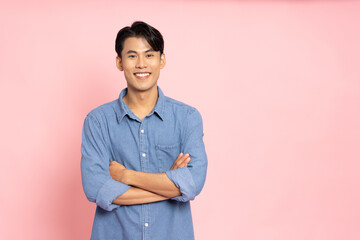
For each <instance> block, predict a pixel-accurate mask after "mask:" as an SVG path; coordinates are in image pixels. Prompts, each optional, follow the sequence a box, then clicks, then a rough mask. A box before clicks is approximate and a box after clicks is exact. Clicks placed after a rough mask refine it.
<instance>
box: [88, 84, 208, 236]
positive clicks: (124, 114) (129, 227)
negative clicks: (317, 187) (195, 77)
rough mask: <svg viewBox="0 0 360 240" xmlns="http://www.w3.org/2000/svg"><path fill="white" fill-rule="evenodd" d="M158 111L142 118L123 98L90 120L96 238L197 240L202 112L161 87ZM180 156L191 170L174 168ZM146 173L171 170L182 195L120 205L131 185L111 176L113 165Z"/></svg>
mask: <svg viewBox="0 0 360 240" xmlns="http://www.w3.org/2000/svg"><path fill="white" fill-rule="evenodd" d="M158 93H159V96H158V100H157V103H156V106H155V108H154V109H153V110H152V111H151V113H150V114H148V115H147V116H146V117H145V118H144V119H143V120H140V119H139V118H138V117H137V116H136V115H135V114H134V113H133V112H132V111H131V110H130V109H129V107H128V106H127V105H126V104H125V102H124V101H123V100H122V98H123V97H124V96H125V95H126V94H127V89H126V88H125V89H123V90H122V91H121V93H120V96H119V99H117V100H114V101H112V102H109V103H106V104H104V105H101V106H99V107H97V108H95V109H94V110H92V111H91V112H90V113H89V114H88V115H87V116H86V118H85V121H84V126H83V132H82V145H81V154H82V157H81V175H82V183H83V189H84V192H85V195H86V197H87V198H88V200H89V201H91V202H95V203H96V205H97V207H96V213H95V218H94V223H93V228H92V234H91V239H94V240H95V239H96V240H110V239H129V240H137V239H138V240H149V239H156V240H162V239H164V240H165V239H166V240H172V239H184V240H191V239H194V231H193V223H192V216H191V209H190V202H189V201H190V200H193V199H194V198H195V196H197V195H198V194H199V193H200V191H201V189H202V188H203V186H204V182H205V177H206V170H207V157H206V153H205V146H204V142H203V124H202V118H201V115H200V113H199V112H198V111H197V110H196V109H195V108H193V107H190V106H188V105H186V104H184V103H181V102H179V101H176V100H174V99H171V98H169V97H166V96H164V94H163V92H162V91H161V89H160V88H159V87H158ZM180 152H183V153H184V154H185V153H189V154H190V157H191V161H190V162H189V164H188V165H187V166H186V167H182V168H178V169H176V170H170V168H171V166H172V164H173V163H174V161H175V159H176V158H177V156H178V154H179V153H180ZM113 160H115V161H117V162H119V163H121V164H123V165H124V166H125V167H126V168H128V169H132V170H135V171H141V172H151V173H158V172H165V173H166V175H167V176H168V177H169V179H170V180H171V181H172V182H174V184H175V185H176V186H177V187H178V188H179V189H180V192H181V195H180V196H177V197H174V198H171V199H168V200H164V201H159V202H153V203H146V204H137V205H117V204H113V203H112V201H113V200H115V199H116V198H117V197H118V196H121V195H122V194H123V193H125V192H126V191H127V190H128V189H129V188H130V186H128V185H126V184H123V183H121V182H118V181H115V180H113V179H112V178H111V176H110V173H109V161H113Z"/></svg>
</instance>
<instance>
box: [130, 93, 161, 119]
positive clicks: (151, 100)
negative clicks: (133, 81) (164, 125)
mask: <svg viewBox="0 0 360 240" xmlns="http://www.w3.org/2000/svg"><path fill="white" fill-rule="evenodd" d="M158 94H159V93H158V89H157V86H155V87H154V88H152V89H150V90H149V91H144V92H139V91H134V90H133V89H131V88H129V87H128V90H127V94H126V95H125V96H124V97H123V100H124V102H125V103H126V105H127V106H128V107H129V108H130V110H131V111H132V112H133V113H134V114H135V115H136V116H137V117H139V118H140V119H141V120H142V119H143V118H144V117H145V116H146V115H148V114H149V113H150V112H151V111H152V110H153V109H154V107H155V105H156V102H157V99H158Z"/></svg>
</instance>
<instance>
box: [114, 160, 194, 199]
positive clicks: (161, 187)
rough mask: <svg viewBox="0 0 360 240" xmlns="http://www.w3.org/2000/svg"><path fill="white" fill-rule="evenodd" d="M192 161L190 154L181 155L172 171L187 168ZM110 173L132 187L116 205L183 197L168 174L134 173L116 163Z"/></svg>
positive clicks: (115, 178)
mask: <svg viewBox="0 0 360 240" xmlns="http://www.w3.org/2000/svg"><path fill="white" fill-rule="evenodd" d="M190 160H191V159H190V156H189V154H182V153H180V154H179V155H178V157H177V158H176V160H175V161H174V164H173V166H172V167H171V169H170V170H175V169H178V168H182V167H186V166H187V164H188V163H189V162H190ZM109 171H110V175H111V177H112V178H113V179H114V180H116V181H119V182H122V183H124V184H127V185H130V186H131V187H130V188H129V190H127V191H126V192H125V193H124V194H122V195H121V196H119V197H117V198H116V199H115V200H114V201H113V203H114V204H119V205H133V204H142V203H150V202H157V201H162V200H166V199H169V198H172V197H176V196H179V195H181V192H180V190H179V188H178V187H177V186H176V185H175V184H174V183H173V182H172V181H171V180H170V179H169V178H168V177H167V175H166V173H145V172H139V171H134V170H130V169H126V168H125V167H124V166H123V165H122V164H120V163H118V162H116V161H112V162H110V164H109Z"/></svg>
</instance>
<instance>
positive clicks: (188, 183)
mask: <svg viewBox="0 0 360 240" xmlns="http://www.w3.org/2000/svg"><path fill="white" fill-rule="evenodd" d="M166 175H167V176H168V178H169V179H170V180H171V181H172V182H173V183H174V184H175V185H176V186H177V187H178V188H179V189H180V192H181V195H180V196H177V197H174V198H172V199H173V200H177V201H180V202H187V201H189V200H194V198H195V195H196V192H195V183H194V180H193V178H192V175H191V173H190V171H189V169H188V168H187V167H183V168H178V169H175V170H170V171H167V172H166Z"/></svg>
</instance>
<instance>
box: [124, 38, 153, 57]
mask: <svg viewBox="0 0 360 240" xmlns="http://www.w3.org/2000/svg"><path fill="white" fill-rule="evenodd" d="M149 49H151V46H150V44H149V43H148V42H147V41H146V39H145V38H143V37H129V38H127V39H125V41H124V46H123V52H125V53H126V52H127V51H129V50H133V51H136V52H143V51H146V50H149Z"/></svg>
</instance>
